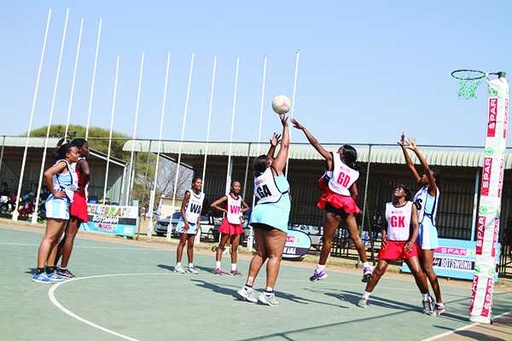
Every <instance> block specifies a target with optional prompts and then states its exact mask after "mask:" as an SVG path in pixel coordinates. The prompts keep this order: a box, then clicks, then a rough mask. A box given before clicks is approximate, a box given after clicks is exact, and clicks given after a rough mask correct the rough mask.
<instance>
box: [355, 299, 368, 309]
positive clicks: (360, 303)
mask: <svg viewBox="0 0 512 341" xmlns="http://www.w3.org/2000/svg"><path fill="white" fill-rule="evenodd" d="M357 306H358V307H359V308H366V307H367V306H368V300H367V299H364V298H362V297H361V298H360V299H359V301H358V302H357Z"/></svg>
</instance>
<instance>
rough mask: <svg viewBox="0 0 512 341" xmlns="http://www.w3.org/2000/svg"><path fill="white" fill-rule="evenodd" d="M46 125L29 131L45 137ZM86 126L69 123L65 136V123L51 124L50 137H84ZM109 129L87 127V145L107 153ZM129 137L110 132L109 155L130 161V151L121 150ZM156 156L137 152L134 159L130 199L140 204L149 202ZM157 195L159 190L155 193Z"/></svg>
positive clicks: (35, 135)
mask: <svg viewBox="0 0 512 341" xmlns="http://www.w3.org/2000/svg"><path fill="white" fill-rule="evenodd" d="M47 131H48V126H46V127H41V128H37V129H34V130H32V131H31V132H30V136H33V137H46V133H47ZM85 131H86V127H83V126H80V125H69V127H68V134H67V135H68V136H67V137H65V136H64V135H65V133H66V126H65V125H58V124H56V125H52V126H51V127H50V135H49V136H50V137H53V138H61V139H66V140H71V139H73V138H75V137H85ZM109 135H110V131H109V130H107V129H103V128H99V127H89V136H88V138H87V140H88V142H89V145H90V146H91V148H92V149H93V150H97V151H99V152H102V153H105V154H108V144H109ZM129 139H130V137H129V136H128V135H126V134H122V133H118V132H112V142H111V146H110V156H111V157H113V158H117V159H120V160H123V161H124V162H126V163H129V162H130V157H131V153H130V152H126V151H123V146H124V144H125V143H126V142H127V141H128V140H129ZM155 164H156V156H155V155H153V154H151V153H149V154H148V153H137V157H136V159H135V177H134V184H133V191H132V199H136V200H139V203H140V205H144V206H146V207H147V205H148V202H149V191H150V190H151V189H152V188H153V180H154V174H155ZM157 195H158V197H159V196H160V195H161V192H159V193H157Z"/></svg>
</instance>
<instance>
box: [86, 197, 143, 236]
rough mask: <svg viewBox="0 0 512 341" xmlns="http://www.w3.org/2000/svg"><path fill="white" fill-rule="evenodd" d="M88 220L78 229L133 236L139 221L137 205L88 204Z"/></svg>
mask: <svg viewBox="0 0 512 341" xmlns="http://www.w3.org/2000/svg"><path fill="white" fill-rule="evenodd" d="M87 211H88V216H89V222H87V223H82V224H81V225H80V229H81V230H83V231H88V232H97V233H104V234H112V235H118V236H126V237H133V236H134V235H135V233H136V232H137V225H138V222H139V215H138V211H139V208H138V207H137V206H115V205H98V204H88V205H87Z"/></svg>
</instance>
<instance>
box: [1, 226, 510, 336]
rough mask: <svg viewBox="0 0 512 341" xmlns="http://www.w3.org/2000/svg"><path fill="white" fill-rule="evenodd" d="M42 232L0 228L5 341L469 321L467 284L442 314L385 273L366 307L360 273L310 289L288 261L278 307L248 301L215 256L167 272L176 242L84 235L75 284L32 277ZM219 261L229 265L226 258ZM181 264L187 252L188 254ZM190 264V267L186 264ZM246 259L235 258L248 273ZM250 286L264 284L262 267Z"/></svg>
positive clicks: (504, 304)
mask: <svg viewBox="0 0 512 341" xmlns="http://www.w3.org/2000/svg"><path fill="white" fill-rule="evenodd" d="M42 232H43V231H42V229H38V230H26V229H17V228H16V227H12V226H10V227H3V228H0V256H1V259H2V264H3V266H2V268H3V270H2V272H1V276H0V289H1V292H0V298H1V302H2V309H1V310H0V335H1V336H0V339H1V340H29V339H51V340H70V339H73V340H118V339H119V340H122V339H126V340H200V339H201V340H314V339H317V340H318V339H322V340H333V339H358V340H365V341H367V340H393V341H397V340H408V341H411V340H422V339H426V338H432V337H435V336H437V335H441V334H445V333H446V332H449V331H453V330H456V329H460V328H463V327H466V326H468V325H470V322H469V321H468V304H469V296H470V292H471V286H470V283H464V284H463V285H461V284H460V283H459V284H457V285H448V284H446V282H445V281H443V286H442V290H443V293H444V298H445V301H446V302H447V313H446V314H445V315H443V316H440V317H429V316H426V315H424V314H422V313H421V297H420V295H419V293H418V290H417V288H416V287H415V285H414V282H413V278H412V277H411V276H409V275H394V276H391V275H390V276H385V277H384V278H383V279H382V281H381V283H380V284H379V286H377V288H376V290H375V291H374V294H373V296H372V298H371V299H370V301H369V306H368V308H366V309H361V308H358V307H357V306H356V305H355V304H356V302H357V300H358V298H359V296H360V294H361V292H362V290H363V289H364V284H363V283H361V275H360V274H359V273H353V272H351V273H343V272H341V271H335V268H336V267H331V268H333V269H332V270H331V271H330V272H329V277H328V278H327V279H325V280H323V281H320V282H317V283H310V282H309V281H308V277H309V276H310V274H311V268H312V267H313V265H311V266H310V267H304V266H296V263H293V262H284V263H283V266H282V268H281V273H280V276H279V281H278V284H277V287H276V290H277V296H278V299H279V301H280V305H279V306H277V307H268V306H263V305H258V304H254V303H249V302H244V301H241V300H239V299H238V298H237V297H236V291H237V290H238V289H239V288H240V287H241V286H242V285H243V284H244V280H245V277H232V276H229V275H223V276H215V275H213V274H212V266H213V264H214V256H213V253H201V254H199V253H196V261H195V264H196V267H197V268H198V269H199V270H200V273H199V275H190V274H187V275H181V274H176V273H173V272H172V266H173V265H174V263H175V254H176V253H175V246H174V245H169V246H166V245H162V246H154V245H150V246H148V245H147V244H146V243H138V244H136V245H134V243H120V242H119V241H118V240H114V239H112V240H109V239H102V240H91V239H84V238H81V237H80V236H79V237H78V238H77V240H76V243H75V250H74V253H73V255H72V259H71V263H70V269H71V270H72V271H73V272H74V273H75V275H77V278H76V279H73V280H70V281H67V282H62V283H59V284H53V285H47V284H39V283H34V282H32V281H31V275H30V272H31V271H32V268H33V267H34V266H35V262H36V254H37V248H38V245H39V242H40V240H41V235H42ZM224 258H225V259H224V260H223V265H224V268H228V263H229V260H228V259H226V257H224ZM185 259H186V256H185ZM184 263H185V264H186V261H185V262H184ZM247 266H248V260H247V259H246V258H244V259H242V260H241V261H240V270H241V271H242V272H244V273H246V272H247ZM260 277H261V278H258V279H257V281H256V285H255V288H256V289H257V290H258V291H261V290H262V289H263V288H264V271H263V272H262V273H261V274H260ZM511 300H512V293H511V292H510V291H508V292H506V291H501V292H500V291H498V290H496V291H495V296H494V310H493V313H494V315H496V316H497V315H500V314H503V313H506V312H508V311H509V310H510V309H511V306H510V302H511Z"/></svg>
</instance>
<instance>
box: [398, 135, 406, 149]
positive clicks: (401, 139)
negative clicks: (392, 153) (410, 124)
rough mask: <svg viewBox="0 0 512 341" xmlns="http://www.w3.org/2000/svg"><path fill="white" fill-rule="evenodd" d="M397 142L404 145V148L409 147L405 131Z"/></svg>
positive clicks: (401, 145)
mask: <svg viewBox="0 0 512 341" xmlns="http://www.w3.org/2000/svg"><path fill="white" fill-rule="evenodd" d="M397 144H398V145H399V146H400V147H402V148H403V149H405V147H407V142H405V133H404V132H402V134H401V135H400V141H398V142H397Z"/></svg>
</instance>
